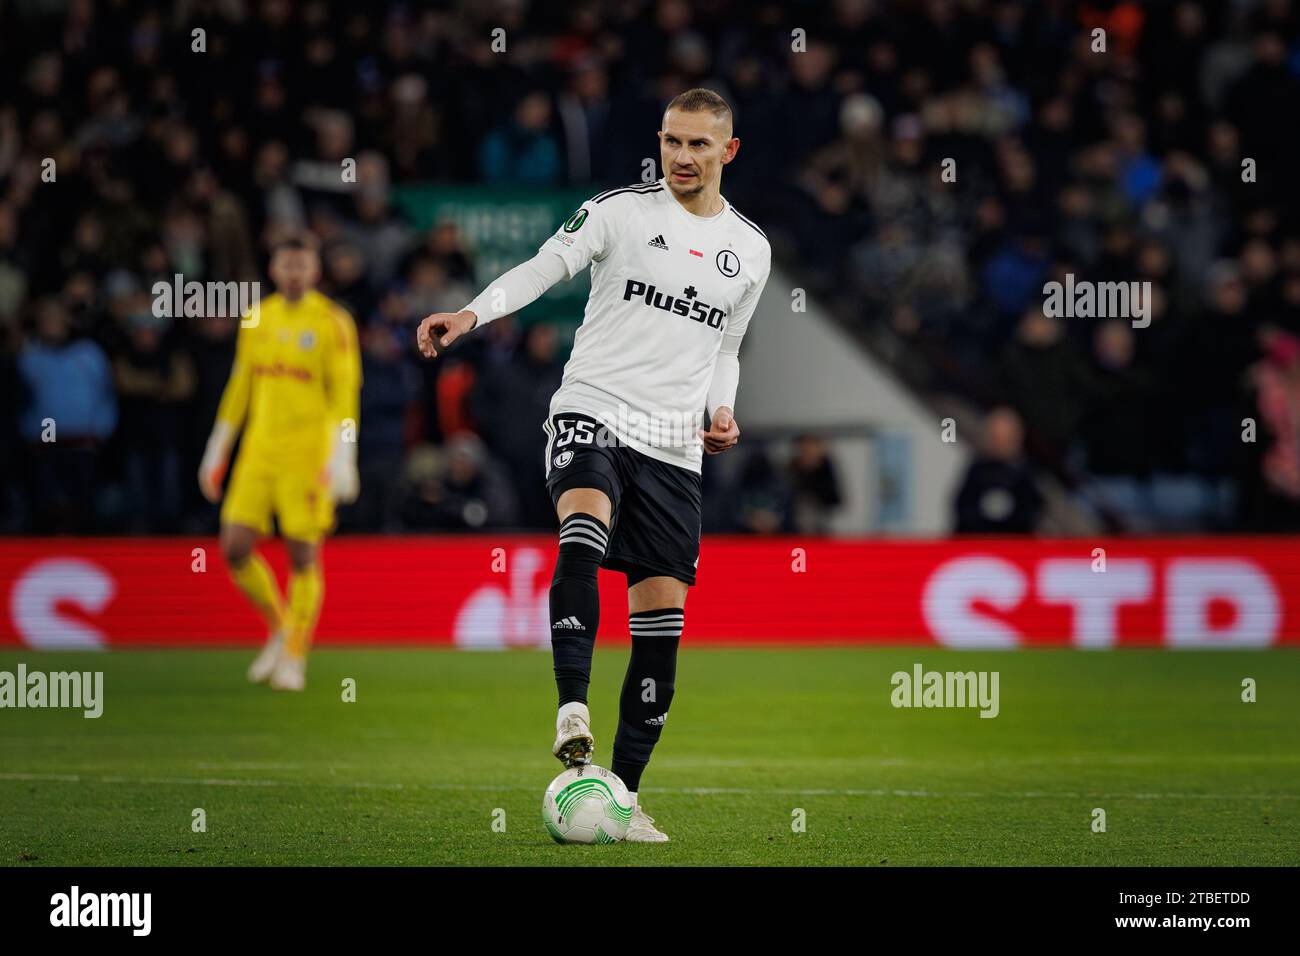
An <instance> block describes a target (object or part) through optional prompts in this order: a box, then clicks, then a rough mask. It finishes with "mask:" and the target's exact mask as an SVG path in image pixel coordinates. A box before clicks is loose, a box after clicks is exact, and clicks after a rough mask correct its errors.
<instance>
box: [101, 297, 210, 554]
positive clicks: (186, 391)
mask: <svg viewBox="0 0 1300 956" xmlns="http://www.w3.org/2000/svg"><path fill="white" fill-rule="evenodd" d="M126 324H127V338H126V345H125V347H124V348H123V349H122V351H121V352H120V353H119V354H118V356H117V357H116V358H115V359H114V361H113V380H114V383H115V385H116V388H117V394H118V402H119V405H120V407H121V415H120V425H119V428H118V432H117V438H118V441H119V443H120V445H121V449H122V454H123V470H124V473H125V478H126V489H127V505H128V507H129V508H130V517H129V524H128V528H129V530H132V531H136V532H144V533H154V534H157V533H169V532H170V533H175V532H176V531H178V530H179V522H180V516H181V505H182V500H183V498H182V488H184V483H183V479H182V472H181V465H182V463H183V462H182V457H181V456H182V454H183V450H184V448H185V416H184V412H185V410H186V403H188V401H189V399H190V398H191V397H192V396H193V395H194V390H195V387H196V376H195V372H194V365H193V363H192V362H191V361H190V357H189V355H188V354H187V353H186V352H185V351H184V350H182V349H180V348H177V346H176V344H175V341H174V340H173V339H171V338H170V337H169V336H168V334H167V331H168V326H169V325H170V324H171V320H170V319H159V318H156V317H155V316H154V315H153V314H152V312H150V310H149V297H148V296H146V295H141V296H139V297H138V298H137V300H136V304H135V308H134V310H133V311H132V312H131V313H130V315H129V316H128V317H127V320H126Z"/></svg>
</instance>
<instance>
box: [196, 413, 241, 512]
mask: <svg viewBox="0 0 1300 956" xmlns="http://www.w3.org/2000/svg"><path fill="white" fill-rule="evenodd" d="M233 440H234V436H233V434H232V432H231V429H230V427H229V426H228V425H226V424H225V423H224V422H217V424H216V426H215V427H214V428H213V429H212V434H211V435H210V436H209V437H208V445H207V447H206V448H204V449H203V460H202V461H200V462H199V491H201V492H202V493H203V497H204V498H206V499H208V501H210V502H212V503H213V504H214V505H215V504H216V503H217V502H218V501H220V500H221V482H222V481H223V480H224V479H225V477H226V467H227V465H228V464H229V463H230V446H231V444H232V442H233Z"/></svg>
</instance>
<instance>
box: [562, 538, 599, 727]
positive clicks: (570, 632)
mask: <svg viewBox="0 0 1300 956" xmlns="http://www.w3.org/2000/svg"><path fill="white" fill-rule="evenodd" d="M608 544H609V529H608V528H606V527H605V524H604V522H602V521H601V520H600V519H599V518H595V517H593V516H591V515H589V514H582V513H576V514H571V515H569V517H567V518H565V519H564V520H563V521H562V522H560V556H559V557H558V558H557V559H556V561H555V574H554V575H552V577H551V656H552V659H553V660H554V662H555V686H556V689H557V690H558V691H559V693H560V706H561V707H563V706H564V705H565V704H567V703H570V702H572V701H581V702H582V703H584V704H585V703H586V702H587V685H588V684H589V683H590V681H591V651H592V648H594V647H595V646H596V625H597V624H599V623H600V592H599V591H598V590H597V588H596V572H597V571H598V570H599V568H600V562H601V559H602V558H604V556H605V548H606V547H607V545H608Z"/></svg>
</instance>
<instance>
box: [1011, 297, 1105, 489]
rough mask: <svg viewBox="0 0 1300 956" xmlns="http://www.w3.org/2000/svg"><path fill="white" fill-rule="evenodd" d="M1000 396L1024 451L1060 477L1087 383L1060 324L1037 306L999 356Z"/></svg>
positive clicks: (1029, 311)
mask: <svg viewBox="0 0 1300 956" xmlns="http://www.w3.org/2000/svg"><path fill="white" fill-rule="evenodd" d="M999 385H1000V392H1001V395H1002V396H1003V398H1004V400H1005V401H1006V402H1007V403H1008V404H1009V405H1011V407H1012V408H1014V409H1015V410H1016V411H1017V412H1019V413H1020V416H1021V418H1022V419H1023V420H1024V422H1025V424H1026V426H1027V441H1028V446H1029V448H1030V449H1032V451H1033V452H1034V454H1035V457H1037V458H1038V459H1039V460H1040V461H1042V462H1043V463H1045V464H1046V465H1047V466H1048V467H1050V468H1053V469H1055V470H1057V471H1058V472H1061V473H1064V472H1065V468H1066V465H1065V455H1066V452H1067V450H1068V449H1069V446H1070V442H1071V440H1072V439H1073V437H1074V436H1075V434H1076V433H1077V430H1078V427H1079V422H1080V421H1081V419H1082V418H1083V413H1084V406H1083V403H1084V401H1085V400H1086V397H1087V379H1086V373H1085V371H1084V367H1083V365H1082V363H1081V362H1080V361H1079V359H1078V357H1077V356H1076V355H1075V353H1074V351H1073V350H1072V349H1071V347H1070V345H1069V343H1068V342H1067V341H1066V339H1065V330H1064V327H1063V325H1062V322H1061V320H1060V319H1058V318H1055V317H1053V316H1048V315H1044V314H1043V310H1042V307H1041V305H1038V304H1035V305H1032V306H1029V307H1028V308H1026V309H1025V312H1024V315H1023V316H1022V317H1021V319H1020V325H1019V326H1018V327H1017V329H1016V338H1015V340H1014V341H1013V342H1011V343H1009V344H1008V345H1007V346H1006V349H1005V350H1004V351H1003V353H1002V360H1001V364H1000V370H999Z"/></svg>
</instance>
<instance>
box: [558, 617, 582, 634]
mask: <svg viewBox="0 0 1300 956" xmlns="http://www.w3.org/2000/svg"><path fill="white" fill-rule="evenodd" d="M551 627H567V628H568V629H569V630H571V631H585V630H586V629H587V628H586V625H584V624H583V623H582V622H581V621H579V620H578V619H577V618H576V617H566V618H563V619H561V620H559V621H556V622H555V623H554V624H552V625H551Z"/></svg>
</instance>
